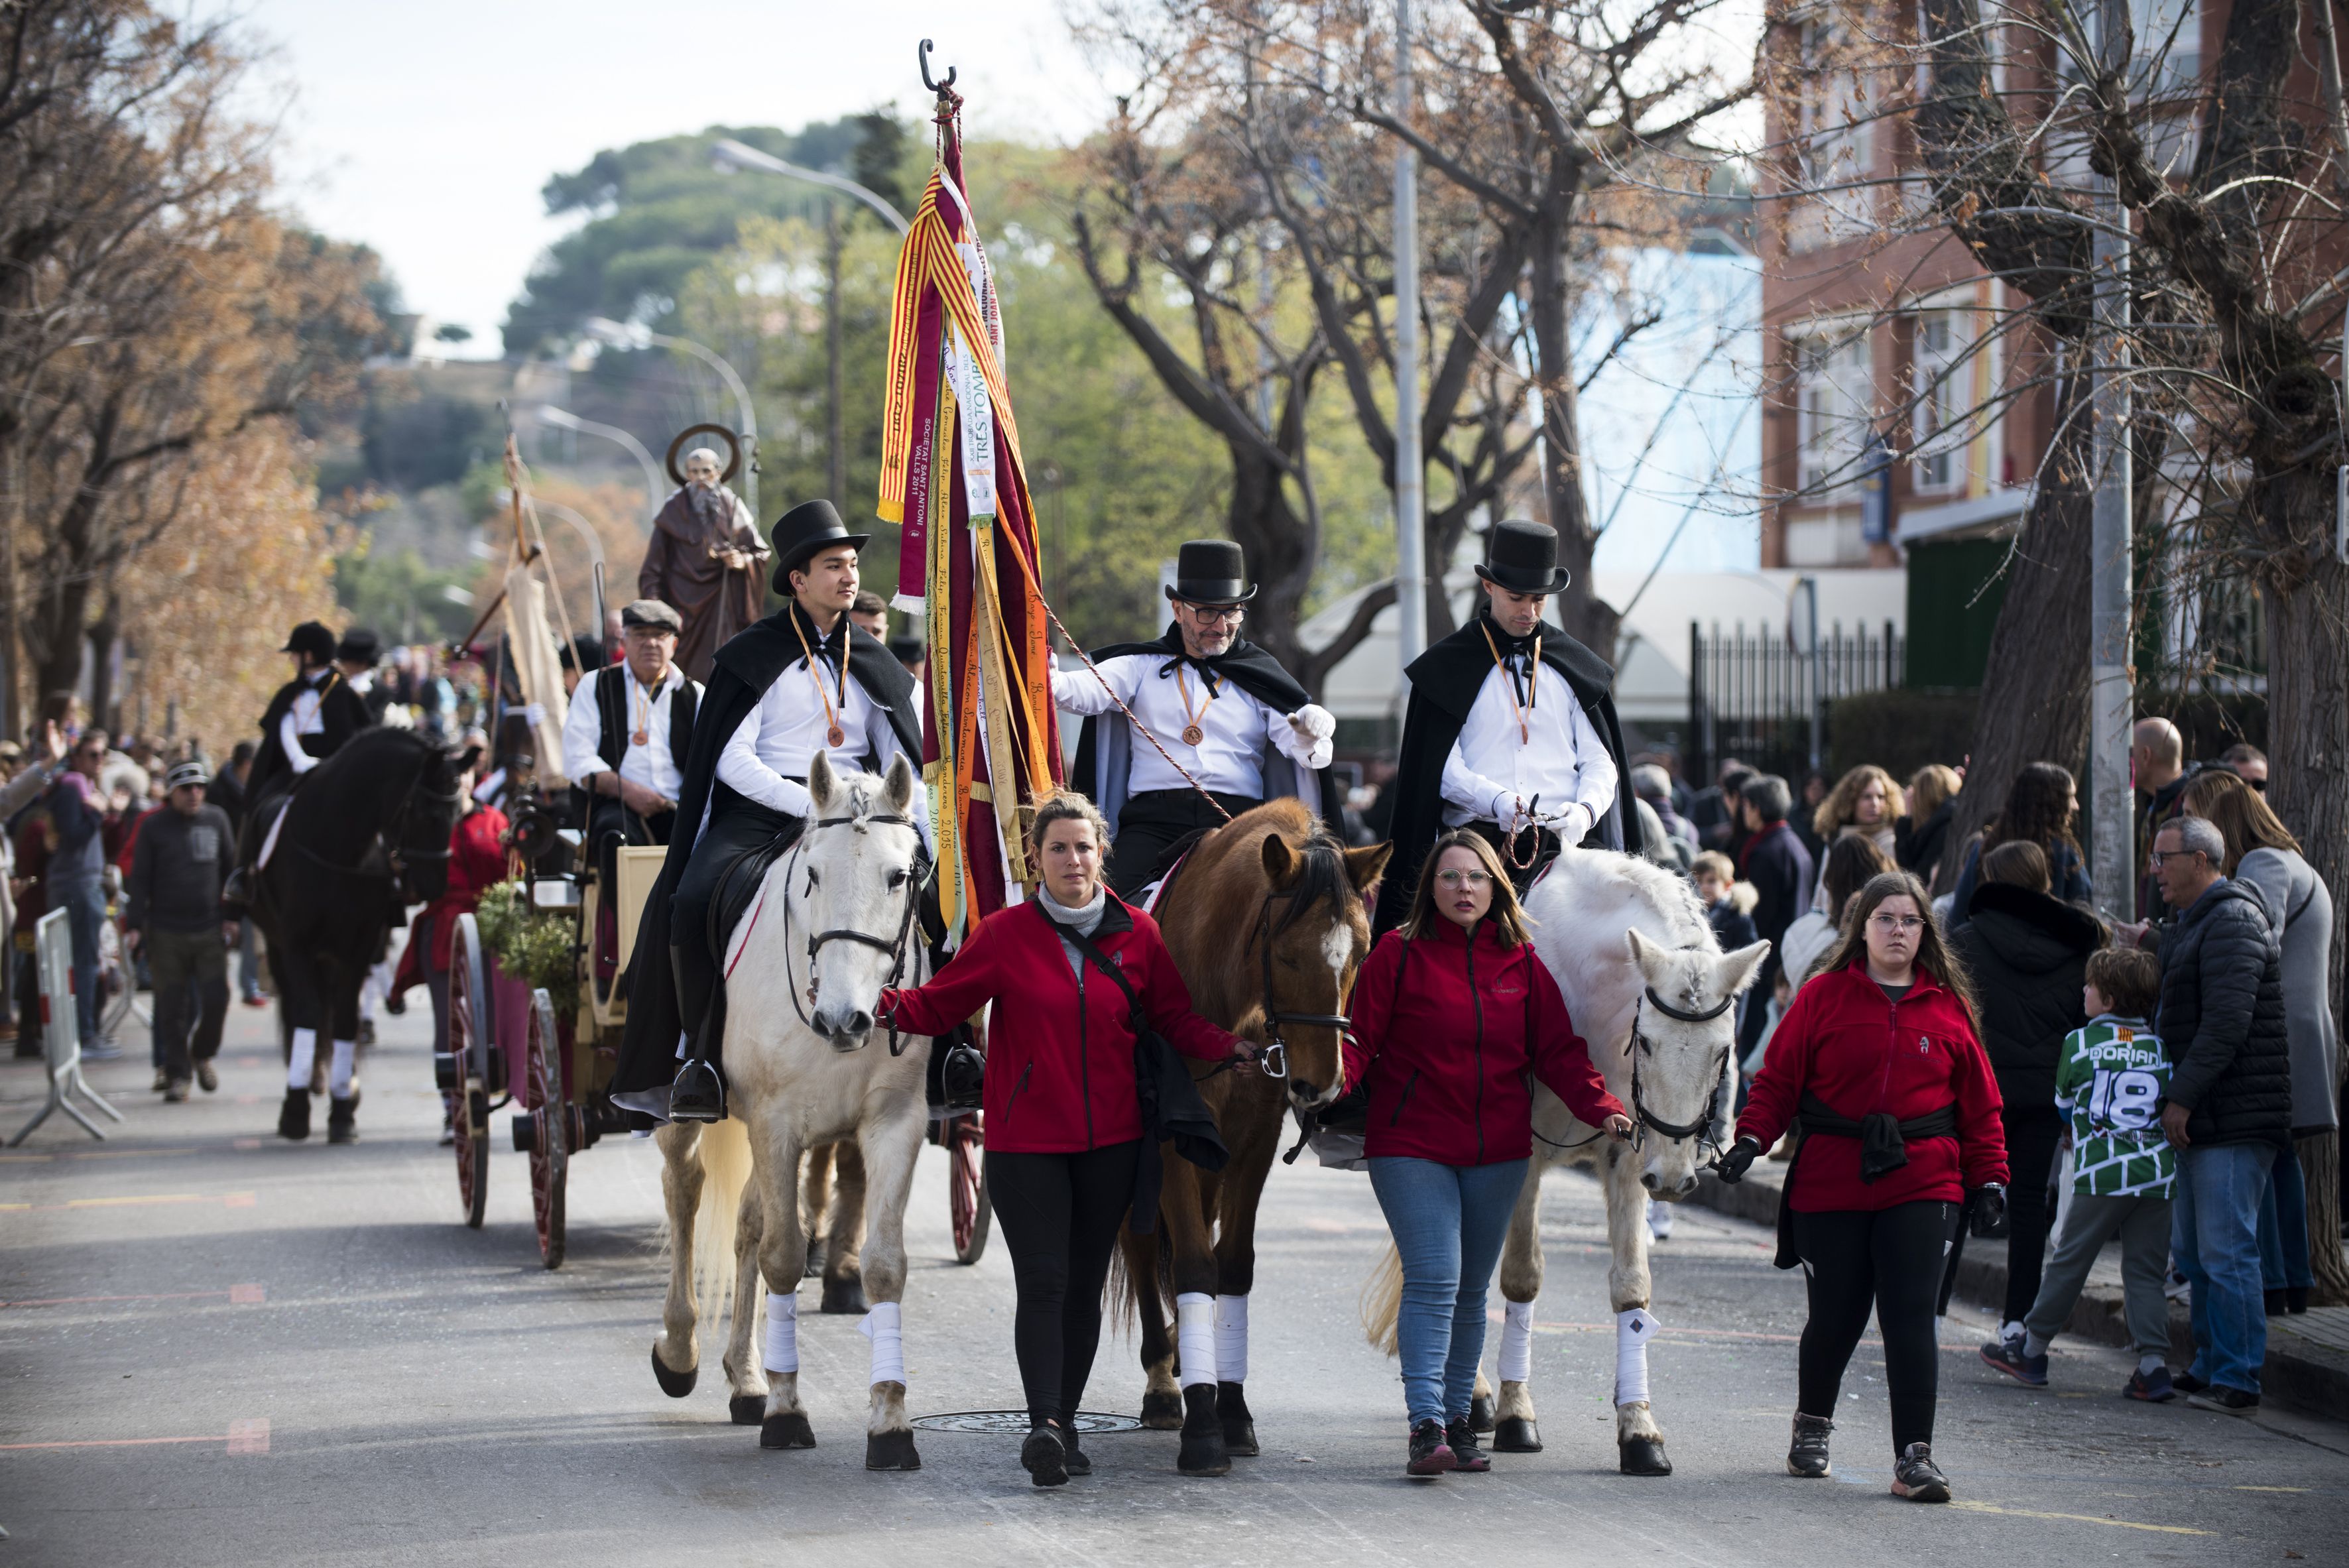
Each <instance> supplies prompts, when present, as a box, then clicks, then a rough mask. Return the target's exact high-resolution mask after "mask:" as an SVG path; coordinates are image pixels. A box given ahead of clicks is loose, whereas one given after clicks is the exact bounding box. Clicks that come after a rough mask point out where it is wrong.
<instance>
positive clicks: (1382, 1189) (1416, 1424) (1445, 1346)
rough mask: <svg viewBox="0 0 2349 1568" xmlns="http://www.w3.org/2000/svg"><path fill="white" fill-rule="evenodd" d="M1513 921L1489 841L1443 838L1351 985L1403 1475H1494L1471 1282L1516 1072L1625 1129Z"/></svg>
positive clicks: (1513, 1169)
mask: <svg viewBox="0 0 2349 1568" xmlns="http://www.w3.org/2000/svg"><path fill="white" fill-rule="evenodd" d="M1526 926H1527V922H1526V914H1525V911H1524V910H1523V909H1522V908H1521V907H1520V906H1519V905H1518V903H1517V897H1516V892H1514V891H1513V890H1512V889H1511V888H1510V886H1509V879H1508V878H1507V877H1506V875H1504V874H1503V872H1502V871H1501V862H1500V859H1499V857H1498V856H1497V855H1495V853H1494V851H1493V848H1492V846H1491V845H1490V844H1487V843H1486V842H1485V841H1484V839H1483V838H1482V837H1480V836H1479V835H1477V834H1476V833H1475V832H1474V831H1472V830H1468V829H1456V830H1454V831H1452V832H1449V833H1446V834H1444V836H1443V837H1442V838H1439V839H1438V840H1436V841H1435V848H1434V850H1433V852H1431V853H1430V854H1429V855H1428V857H1427V864H1426V866H1425V868H1424V869H1423V871H1422V872H1421V874H1420V879H1419V887H1418V891H1417V892H1415V893H1414V894H1413V897H1412V901H1411V913H1410V915H1409V917H1408V918H1407V919H1406V920H1405V921H1404V922H1403V923H1402V925H1401V926H1400V927H1398V928H1397V929H1395V930H1393V931H1391V932H1389V933H1387V934H1386V935H1384V936H1383V937H1381V938H1380V939H1379V944H1378V945H1377V946H1376V947H1374V948H1372V949H1371V956H1370V958H1369V960H1368V961H1367V962H1366V963H1364V964H1363V965H1362V972H1361V975H1360V976H1359V977H1358V978H1357V979H1356V980H1355V982H1354V1008H1353V1026H1354V1032H1353V1037H1352V1038H1350V1039H1349V1040H1348V1041H1347V1042H1346V1083H1347V1087H1348V1088H1352V1087H1354V1086H1355V1085H1357V1084H1362V1083H1367V1084H1368V1086H1369V1089H1370V1120H1369V1126H1368V1128H1367V1130H1366V1134H1365V1138H1364V1142H1363V1150H1362V1151H1363V1153H1364V1155H1365V1156H1367V1157H1368V1159H1369V1161H1370V1167H1371V1190H1372V1191H1374V1192H1376V1193H1377V1194H1378V1200H1379V1207H1380V1208H1381V1209H1382V1210H1384V1211H1385V1212H1386V1218H1387V1227H1388V1229H1390V1230H1392V1232H1393V1233H1394V1241H1395V1250H1396V1252H1397V1253H1400V1254H1401V1255H1402V1302H1401V1305H1400V1308H1399V1310H1398V1312H1397V1315H1396V1325H1395V1327H1396V1337H1397V1341H1398V1347H1399V1349H1400V1352H1401V1355H1402V1385H1403V1398H1404V1403H1405V1405H1406V1407H1407V1408H1408V1410H1409V1413H1410V1421H1411V1443H1410V1451H1409V1456H1408V1458H1407V1459H1406V1460H1405V1461H1404V1471H1405V1473H1406V1474H1409V1475H1414V1476H1437V1475H1442V1474H1443V1473H1444V1471H1446V1470H1467V1471H1472V1472H1473V1471H1479V1470H1491V1469H1492V1468H1493V1465H1492V1461H1491V1460H1488V1459H1486V1458H1485V1455H1484V1452H1483V1451H1482V1449H1479V1448H1478V1446H1477V1443H1476V1432H1475V1428H1474V1427H1473V1426H1471V1425H1470V1424H1469V1420H1468V1403H1469V1400H1470V1398H1471V1397H1472V1396H1473V1395H1474V1394H1475V1387H1476V1363H1477V1361H1478V1360H1479V1359H1480V1358H1481V1357H1483V1355H1484V1352H1485V1287H1486V1286H1487V1285H1488V1284H1490V1283H1491V1282H1492V1278H1493V1265H1494V1264H1495V1263H1497V1262H1498V1261H1499V1260H1500V1255H1501V1243H1502V1240H1503V1239H1504V1238H1505V1237H1506V1235H1507V1234H1508V1230H1509V1215H1510V1213H1511V1212H1513V1211H1514V1210H1515V1209H1516V1202H1517V1191H1518V1189H1519V1188H1521V1187H1523V1186H1524V1185H1525V1181H1526V1162H1527V1161H1528V1160H1529V1159H1530V1158H1531V1156H1532V1154H1533V1080H1534V1079H1535V1078H1539V1079H1540V1080H1541V1081H1542V1082H1543V1083H1545V1084H1547V1085H1548V1086H1549V1088H1550V1089H1551V1091H1552V1092H1554V1093H1555V1094H1556V1095H1557V1097H1558V1099H1562V1100H1564V1101H1565V1102H1566V1105H1567V1109H1569V1110H1571V1111H1573V1112H1574V1114H1575V1115H1577V1116H1578V1117H1580V1118H1581V1119H1583V1120H1584V1121H1586V1122H1588V1123H1589V1124H1590V1125H1591V1126H1593V1127H1600V1128H1604V1129H1605V1130H1607V1131H1608V1132H1609V1133H1610V1134H1611V1135H1613V1136H1614V1137H1615V1138H1616V1139H1618V1140H1621V1139H1625V1138H1629V1137H1630V1135H1631V1119H1630V1117H1628V1116H1626V1115H1625V1114H1624V1112H1623V1107H1622V1105H1621V1103H1620V1102H1619V1101H1618V1100H1617V1099H1615V1097H1614V1096H1613V1095H1611V1094H1609V1093H1608V1092H1607V1086H1606V1085H1605V1084H1604V1083H1603V1082H1602V1081H1600V1079H1599V1069H1598V1068H1595V1067H1593V1066H1592V1065H1591V1063H1590V1052H1589V1049H1588V1047H1587V1046H1585V1045H1584V1044H1583V1041H1582V1037H1580V1036H1579V1035H1577V1034H1576V1033H1575V1032H1574V1020H1573V1019H1572V1018H1570V1017H1568V1016H1567V1011H1566V999H1565V997H1563V996H1562V995H1559V994H1558V989H1557V981H1556V980H1555V979H1553V978H1552V977H1551V975H1550V972H1549V970H1548V969H1547V967H1545V966H1544V965H1543V964H1542V961H1541V959H1540V957H1539V956H1538V955H1537V954H1535V952H1534V946H1533V942H1532V940H1531V939H1530V937H1529V936H1528V935H1527V933H1526Z"/></svg>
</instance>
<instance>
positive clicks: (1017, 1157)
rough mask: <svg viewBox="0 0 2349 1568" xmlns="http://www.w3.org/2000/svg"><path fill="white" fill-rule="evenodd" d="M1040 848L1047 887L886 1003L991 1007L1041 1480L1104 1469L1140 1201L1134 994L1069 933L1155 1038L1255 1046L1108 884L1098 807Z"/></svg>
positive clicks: (897, 1021) (1085, 810)
mask: <svg viewBox="0 0 2349 1568" xmlns="http://www.w3.org/2000/svg"><path fill="white" fill-rule="evenodd" d="M1029 842H1030V850H1031V851H1032V853H1033V854H1034V856H1035V858H1036V860H1037V861H1038V863H1039V864H1040V865H1041V866H1042V868H1043V878H1044V880H1043V886H1042V887H1041V888H1040V890H1039V892H1038V896H1037V897H1036V898H1035V899H1034V900H1033V901H1031V902H1030V903H1023V904H1016V905H1014V906H1012V907H1011V908H1009V909H1005V910H999V911H998V912H997V913H994V914H991V915H989V916H988V918H987V919H986V920H984V921H982V922H980V923H979V926H978V930H977V931H975V932H973V933H971V935H970V939H969V940H968V942H966V943H964V944H963V946H962V950H961V951H960V952H958V953H957V954H955V956H954V958H953V959H952V960H951V961H950V962H948V964H947V966H946V967H945V968H944V969H941V970H939V971H938V973H937V974H936V976H935V977H933V978H932V979H931V981H930V983H929V984H928V985H924V986H922V987H921V988H920V989H919V990H899V989H893V990H888V991H885V992H883V993H882V994H881V1005H880V1009H879V1011H880V1013H881V1016H883V1017H884V1018H885V1019H887V1020H888V1021H889V1022H891V1023H892V1024H893V1025H894V1026H895V1027H897V1028H900V1029H905V1030H910V1031H911V1032H913V1033H915V1034H921V1035H936V1034H943V1033H945V1032H946V1031H947V1029H949V1028H951V1027H953V1026H955V1025H957V1024H959V1023H962V1022H963V1021H964V1020H966V1019H968V1018H969V1017H970V1016H972V1015H974V1014H976V1013H977V1012H978V1010H979V1009H980V1008H981V1007H984V1006H987V1005H988V1003H990V1002H992V1003H993V1004H995V1011H994V1013H993V1014H992V1015H991V1016H989V1018H988V1031H987V1034H988V1052H987V1079H986V1093H985V1099H984V1104H985V1107H986V1111H987V1191H988V1198H989V1200H990V1201H991V1202H993V1203H994V1205H995V1216H996V1219H997V1220H998V1222H1000V1224H1001V1225H1002V1228H1003V1242H1004V1245H1006V1246H1007V1247H1009V1248H1010V1249H1011V1274H1012V1278H1013V1280H1014V1282H1015V1283H1016V1284H1017V1286H1018V1291H1019V1302H1018V1305H1017V1307H1016V1309H1015V1310H1014V1313H1013V1315H1012V1344H1013V1346H1014V1348H1015V1349H1016V1350H1017V1351H1018V1353H1019V1381H1020V1383H1021V1384H1022V1385H1023V1386H1024V1387H1025V1389H1026V1392H1027V1396H1028V1418H1029V1421H1030V1431H1029V1434H1028V1437H1027V1439H1026V1441H1025V1442H1023V1443H1022V1444H1021V1445H1020V1449H1019V1462H1020V1464H1021V1465H1023V1466H1024V1467H1026V1469H1027V1470H1028V1473H1029V1475H1030V1477H1031V1478H1033V1479H1034V1480H1035V1482H1036V1484H1037V1485H1038V1486H1059V1485H1061V1484H1062V1483H1063V1482H1065V1481H1066V1480H1068V1479H1069V1476H1070V1473H1071V1471H1073V1472H1075V1473H1076V1474H1079V1475H1088V1474H1091V1473H1092V1463H1091V1461H1090V1460H1087V1459H1086V1458H1085V1456H1084V1455H1083V1454H1082V1453H1081V1452H1080V1451H1079V1450H1078V1449H1077V1442H1076V1428H1075V1426H1074V1424H1073V1421H1072V1418H1074V1416H1075V1415H1076V1412H1077V1401H1078V1399H1079V1398H1080V1397H1081V1396H1082V1395H1083V1393H1084V1391H1085V1379H1086V1378H1087V1377H1090V1376H1091V1375H1092V1366H1093V1350H1094V1348H1095V1346H1097V1345H1098V1344H1099V1343H1100V1340H1101V1302H1102V1283H1103V1282H1104V1281H1105V1280H1106V1279H1107V1278H1108V1277H1109V1260H1110V1250H1111V1248H1112V1247H1113V1246H1114V1245H1116V1243H1117V1233H1118V1227H1119V1226H1120V1225H1122V1224H1123V1222H1124V1221H1125V1212H1126V1209H1127V1207H1128V1206H1129V1204H1130V1203H1131V1202H1132V1200H1133V1177H1134V1168H1135V1165H1136V1163H1137V1161H1139V1160H1140V1159H1141V1155H1142V1102H1141V1098H1140V1093H1139V1091H1138V1089H1137V1088H1136V1087H1135V1084H1134V1078H1133V1027H1132V1026H1131V1025H1130V1024H1129V1022H1128V1016H1129V1013H1130V1008H1129V1007H1128V1006H1127V1003H1126V999H1125V993H1124V991H1123V990H1122V989H1121V988H1120V987H1119V986H1118V985H1117V984H1116V983H1115V982H1114V981H1112V980H1111V979H1109V978H1108V977H1107V976H1106V975H1102V974H1101V973H1100V971H1099V970H1098V969H1097V968H1096V967H1095V966H1094V965H1093V964H1092V961H1091V960H1090V959H1088V958H1086V957H1085V956H1084V955H1083V953H1082V950H1081V948H1080V947H1079V946H1078V945H1077V944H1076V943H1075V942H1074V941H1072V940H1071V939H1070V937H1069V936H1068V935H1067V934H1065V933H1066V932H1077V933H1081V934H1084V935H1085V936H1088V937H1090V938H1091V940H1092V944H1093V945H1094V946H1095V947H1098V948H1099V949H1101V951H1102V954H1105V955H1106V956H1107V957H1108V958H1109V960H1110V962H1112V964H1115V965H1117V966H1118V968H1119V969H1120V970H1122V971H1123V973H1124V975H1125V976H1126V980H1127V983H1128V984H1129V985H1132V986H1133V989H1134V991H1135V992H1136V993H1137V994H1138V995H1140V996H1141V999H1142V1009H1143V1016H1144V1017H1145V1018H1147V1019H1148V1021H1149V1023H1150V1025H1151V1026H1152V1027H1154V1028H1155V1029H1156V1030H1157V1031H1158V1032H1159V1033H1161V1034H1162V1035H1164V1036H1165V1037H1166V1039H1167V1040H1168V1041H1169V1042H1170V1043H1171V1044H1173V1046H1174V1048H1175V1049H1176V1050H1178V1051H1180V1052H1182V1053H1183V1054H1184V1055H1185V1056H1186V1057H1196V1058H1198V1059H1199V1060H1202V1061H1223V1060H1226V1059H1233V1058H1237V1059H1238V1060H1240V1061H1243V1062H1244V1061H1245V1060H1246V1059H1247V1058H1246V1055H1245V1053H1246V1050H1247V1047H1246V1046H1245V1045H1244V1044H1243V1043H1242V1042H1241V1041H1240V1040H1239V1039H1238V1038H1237V1037H1235V1036H1232V1035H1229V1034H1226V1033H1225V1032H1224V1031H1223V1030H1221V1029H1219V1028H1217V1027H1216V1026H1215V1025H1213V1024H1211V1023H1209V1022H1207V1020H1206V1019H1205V1018H1202V1017H1201V1016H1199V1015H1198V1014H1196V1013H1195V1012H1193V1011H1192V1010H1191V993H1190V990H1189V988H1188V987H1187V986H1185V985H1184V984H1183V976H1182V975H1180V974H1178V973H1176V971H1175V968H1174V959H1173V958H1172V957H1170V956H1169V955H1168V954H1167V952H1166V943H1165V940H1164V938H1163V937H1161V936H1160V935H1159V934H1158V923H1157V922H1156V921H1154V920H1152V919H1151V918H1150V916H1148V915H1147V914H1144V913H1143V912H1142V911H1140V910H1138V909H1134V908H1133V907H1131V906H1130V905H1128V904H1126V903H1123V902H1122V901H1120V900H1119V898H1118V897H1117V895H1116V894H1115V893H1112V892H1110V891H1109V890H1108V888H1107V887H1106V886H1104V885H1103V883H1102V876H1101V871H1102V851H1104V850H1105V849H1106V848H1107V847H1108V844H1109V826H1108V824H1107V823H1106V822H1104V821H1103V820H1102V814H1101V812H1100V810H1098V809H1097V808H1096V807H1095V806H1094V805H1093V803H1092V801H1090V800H1088V799H1085V798H1084V797H1083V796H1081V795H1079V794H1076V793H1075V792H1074V791H1071V790H1059V791H1056V792H1055V793H1053V794H1051V795H1049V796H1046V797H1045V798H1044V799H1042V800H1040V802H1038V804H1037V808H1036V820H1035V825H1034V826H1033V827H1032V828H1031V829H1030V839H1029Z"/></svg>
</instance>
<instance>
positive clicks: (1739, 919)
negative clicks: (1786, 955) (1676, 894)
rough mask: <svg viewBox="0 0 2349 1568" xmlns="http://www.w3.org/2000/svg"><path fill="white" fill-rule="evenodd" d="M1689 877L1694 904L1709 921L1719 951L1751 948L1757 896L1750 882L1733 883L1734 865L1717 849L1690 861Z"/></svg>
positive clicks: (1735, 874) (1753, 939) (1753, 937)
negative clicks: (1693, 890) (1696, 904)
mask: <svg viewBox="0 0 2349 1568" xmlns="http://www.w3.org/2000/svg"><path fill="white" fill-rule="evenodd" d="M1689 878H1690V880H1691V881H1692V882H1694V883H1695V884H1696V896H1697V902H1698V903H1702V904H1703V905H1704V916H1705V918H1706V919H1707V920H1709V921H1711V922H1713V940H1714V941H1716V942H1718V943H1720V944H1721V950H1722V951H1723V953H1734V952H1736V951H1737V950H1738V949H1739V948H1741V947H1750V946H1752V945H1753V944H1754V942H1755V941H1756V940H1757V938H1756V936H1755V934H1754V901H1755V900H1756V899H1757V898H1758V897H1759V896H1760V895H1759V894H1758V893H1756V892H1754V884H1753V883H1751V882H1739V881H1738V880H1737V866H1736V864H1735V862H1733V861H1731V860H1730V858H1729V857H1728V856H1727V855H1724V854H1723V853H1722V852H1721V851H1719V850H1707V851H1705V852H1704V853H1702V854H1701V855H1699V856H1697V858H1696V859H1695V860H1694V861H1692V862H1690V865H1689Z"/></svg>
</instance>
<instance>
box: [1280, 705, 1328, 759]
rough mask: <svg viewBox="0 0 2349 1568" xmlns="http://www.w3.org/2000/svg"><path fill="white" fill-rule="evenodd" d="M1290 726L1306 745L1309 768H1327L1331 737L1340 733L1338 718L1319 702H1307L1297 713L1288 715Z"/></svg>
mask: <svg viewBox="0 0 2349 1568" xmlns="http://www.w3.org/2000/svg"><path fill="white" fill-rule="evenodd" d="M1286 717H1288V727H1289V728H1290V730H1292V731H1293V732H1294V733H1295V734H1296V736H1297V738H1298V739H1299V740H1300V741H1302V742H1303V743H1304V745H1305V748H1306V751H1307V753H1308V756H1307V757H1306V758H1305V766H1307V767H1308V768H1327V767H1329V766H1330V752H1331V750H1332V749H1333V747H1332V742H1331V740H1330V738H1331V737H1332V736H1334V735H1336V734H1337V733H1338V719H1337V717H1336V716H1335V715H1334V714H1332V713H1331V712H1330V710H1329V709H1328V708H1326V707H1321V706H1319V704H1317V703H1307V704H1306V705H1305V706H1304V707H1300V708H1299V709H1298V710H1297V711H1296V712H1295V713H1292V714H1289V715H1287V716H1286Z"/></svg>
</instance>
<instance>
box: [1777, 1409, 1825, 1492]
mask: <svg viewBox="0 0 2349 1568" xmlns="http://www.w3.org/2000/svg"><path fill="white" fill-rule="evenodd" d="M1834 1430H1835V1423H1834V1422H1833V1421H1830V1420H1828V1419H1827V1418H1826V1417H1825V1416H1806V1415H1804V1414H1803V1413H1802V1412H1801V1411H1800V1410H1797V1411H1795V1437H1794V1440H1793V1441H1792V1442H1791V1443H1789V1444H1787V1446H1786V1473H1787V1474H1788V1475H1798V1476H1801V1477H1802V1478H1803V1479H1804V1480H1821V1479H1823V1478H1825V1477H1826V1476H1827V1475H1830V1474H1832V1473H1833V1471H1834V1466H1833V1465H1832V1464H1831V1463H1829V1461H1828V1460H1827V1434H1828V1433H1829V1432H1832V1431H1834Z"/></svg>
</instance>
